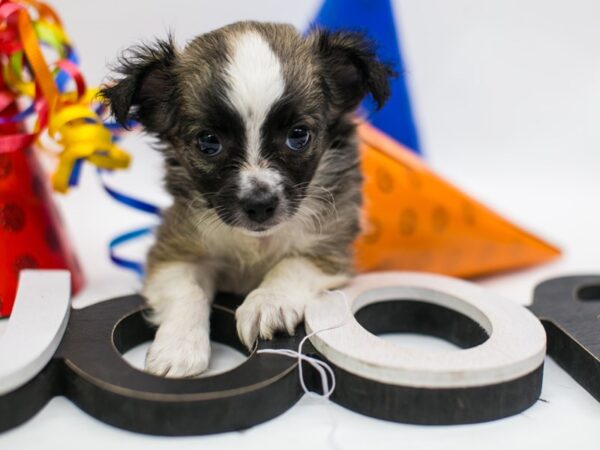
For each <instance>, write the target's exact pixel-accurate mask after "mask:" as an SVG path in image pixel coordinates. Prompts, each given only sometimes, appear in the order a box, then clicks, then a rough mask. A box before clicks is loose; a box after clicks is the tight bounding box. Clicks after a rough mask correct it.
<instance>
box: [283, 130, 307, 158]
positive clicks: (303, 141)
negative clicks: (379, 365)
mask: <svg viewBox="0 0 600 450" xmlns="http://www.w3.org/2000/svg"><path fill="white" fill-rule="evenodd" d="M309 142H310V131H308V128H307V127H305V126H304V125H298V126H295V127H293V128H292V129H291V130H290V131H289V132H288V135H287V139H286V141H285V145H287V146H288V148H289V149H290V150H294V151H296V152H298V151H300V150H304V149H305V148H306V146H307V145H308V143H309Z"/></svg>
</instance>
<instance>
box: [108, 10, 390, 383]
mask: <svg viewBox="0 0 600 450" xmlns="http://www.w3.org/2000/svg"><path fill="white" fill-rule="evenodd" d="M116 71H117V73H118V74H119V75H118V76H117V77H116V79H114V80H113V81H112V82H111V83H110V85H108V86H105V87H104V88H103V90H102V92H101V95H102V96H103V98H104V99H105V100H106V102H107V103H108V104H109V105H110V107H111V109H112V112H113V114H114V116H115V117H116V119H117V120H118V121H119V122H120V123H122V124H126V123H127V122H128V121H129V120H131V119H133V120H137V121H139V122H140V123H141V124H142V125H143V126H144V128H145V130H146V131H147V132H149V133H150V134H152V135H154V136H156V137H157V138H158V142H159V145H158V148H159V150H160V151H161V152H162V153H163V154H164V160H165V165H166V178H165V181H166V187H167V190H168V191H169V192H170V194H172V196H173V198H174V203H173V205H172V206H171V207H170V208H168V209H167V210H166V211H164V213H163V217H162V219H163V220H162V224H161V226H160V228H159V230H158V233H157V239H156V243H155V244H154V246H153V247H152V248H151V250H150V253H149V256H148V261H147V275H146V278H145V283H144V289H143V293H144V296H145V297H146V299H147V302H148V305H149V306H150V308H151V310H152V312H153V315H152V319H153V321H154V322H155V324H157V325H158V330H157V332H156V337H155V340H154V342H153V344H152V345H151V347H150V349H149V351H148V354H147V357H146V368H147V370H148V371H149V372H152V373H154V374H157V375H162V376H168V377H186V376H191V375H196V374H198V373H200V372H202V371H203V370H205V369H206V368H207V367H208V363H209V357H210V338H209V313H210V305H211V301H212V298H213V295H214V293H215V291H217V290H223V291H230V292H235V293H239V294H244V295H247V296H246V297H245V300H244V302H243V303H242V304H241V306H240V307H239V308H238V309H237V311H236V322H237V330H238V334H239V337H240V339H241V341H242V342H243V343H244V344H245V345H246V346H247V347H248V348H251V347H252V346H253V344H254V342H255V340H256V339H257V338H258V337H261V338H263V339H270V338H272V337H273V334H274V333H276V332H278V331H285V332H287V333H290V334H291V333H293V332H294V330H295V328H296V326H297V325H298V324H299V323H300V322H301V321H302V320H303V316H304V309H305V307H306V305H307V303H308V302H309V301H311V300H312V299H315V298H316V297H317V296H318V294H319V293H320V292H322V291H324V290H327V289H332V288H336V287H338V286H340V285H342V284H344V283H345V282H346V281H347V279H348V277H349V275H350V274H351V270H352V251H351V248H352V242H353V241H354V239H355V238H356V236H357V234H358V232H359V213H360V209H361V172H360V168H359V158H358V147H357V137H356V131H355V119H354V112H355V110H356V109H357V107H358V105H359V104H360V102H361V100H362V99H363V98H364V97H365V96H367V95H369V94H370V95H372V97H373V99H374V100H375V102H376V103H377V105H378V106H379V107H381V105H383V103H384V102H385V101H386V99H387V98H388V97H389V94H390V88H389V77H390V76H391V75H392V74H393V72H392V70H391V69H390V67H389V66H388V65H386V64H384V63H382V62H381V61H379V60H378V59H377V57H376V54H375V51H374V48H373V43H372V42H370V41H369V40H368V39H366V38H365V37H364V36H363V35H362V34H359V33H354V32H344V31H339V32H328V31H324V30H318V29H317V30H314V31H312V32H310V33H309V34H308V35H306V36H304V35H302V34H300V33H298V32H297V31H296V30H295V29H294V28H293V27H292V26H290V25H282V24H270V23H257V22H239V23H234V24H232V25H229V26H226V27H223V28H220V29H218V30H215V31H212V32H209V33H206V34H203V35H201V36H198V37H197V38H195V39H194V40H192V41H191V42H190V43H189V44H188V45H187V46H186V47H185V48H184V49H177V48H176V47H175V45H174V43H173V41H172V39H169V40H167V41H159V42H156V43H154V44H152V45H142V46H137V47H134V48H132V49H129V50H128V51H126V53H125V54H124V55H123V56H122V57H121V59H120V61H119V64H118V66H117V69H116Z"/></svg>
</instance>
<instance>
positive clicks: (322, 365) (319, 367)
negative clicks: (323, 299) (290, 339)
mask: <svg viewBox="0 0 600 450" xmlns="http://www.w3.org/2000/svg"><path fill="white" fill-rule="evenodd" d="M325 292H327V293H328V294H339V295H340V296H341V297H342V301H343V302H344V305H345V306H346V309H347V311H348V313H349V315H347V316H346V317H345V318H344V320H343V321H342V322H341V323H339V324H337V325H333V326H331V327H328V328H323V329H322V330H316V331H313V332H312V333H310V334H307V335H306V336H305V337H304V338H302V340H301V341H300V344H299V345H298V350H291V349H272V348H266V349H263V350H257V352H256V353H270V354H274V355H282V356H288V357H290V358H297V359H298V378H299V379H300V385H301V386H302V390H304V393H305V394H307V395H309V396H314V397H318V398H326V399H328V398H329V397H331V394H333V391H334V390H335V374H334V373H333V369H332V368H331V366H330V365H329V364H327V363H326V362H324V361H321V360H320V359H317V358H313V357H312V356H308V355H305V354H303V353H302V347H303V346H304V343H305V342H306V340H307V339H310V338H311V337H312V336H315V335H317V334H320V333H324V332H325V331H330V330H335V329H338V328H341V327H343V326H344V325H346V324H347V323H348V321H349V320H350V317H352V316H353V314H352V311H351V310H350V305H349V304H348V298H347V297H346V294H345V293H344V292H343V291H339V290H337V291H325ZM302 361H305V362H306V363H308V364H310V365H311V366H312V367H313V368H314V369H315V370H316V371H317V372H318V373H319V375H320V377H321V388H322V391H323V393H322V394H318V393H316V392H313V391H310V390H308V388H307V387H306V383H305V382H304V373H303V370H302ZM328 374H329V377H330V378H331V386H330V385H329V378H328V377H327V375H328Z"/></svg>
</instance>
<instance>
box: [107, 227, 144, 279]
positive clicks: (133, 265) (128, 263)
mask: <svg viewBox="0 0 600 450" xmlns="http://www.w3.org/2000/svg"><path fill="white" fill-rule="evenodd" d="M151 232H152V228H150V227H144V228H138V229H135V230H131V231H128V232H127V233H123V234H120V235H118V236H116V237H115V238H114V239H112V240H111V241H110V242H109V243H108V253H109V256H110V260H111V261H112V262H113V263H114V264H115V265H117V266H119V267H123V268H124V269H128V270H132V271H134V272H135V273H136V274H137V275H138V276H139V277H140V278H141V277H143V276H144V264H143V263H141V262H138V261H134V260H131V259H126V258H121V257H120V256H118V255H117V254H116V249H117V248H118V247H119V246H121V245H123V244H126V243H127V242H130V241H133V240H135V239H138V238H140V237H143V236H146V235H148V234H150V233H151Z"/></svg>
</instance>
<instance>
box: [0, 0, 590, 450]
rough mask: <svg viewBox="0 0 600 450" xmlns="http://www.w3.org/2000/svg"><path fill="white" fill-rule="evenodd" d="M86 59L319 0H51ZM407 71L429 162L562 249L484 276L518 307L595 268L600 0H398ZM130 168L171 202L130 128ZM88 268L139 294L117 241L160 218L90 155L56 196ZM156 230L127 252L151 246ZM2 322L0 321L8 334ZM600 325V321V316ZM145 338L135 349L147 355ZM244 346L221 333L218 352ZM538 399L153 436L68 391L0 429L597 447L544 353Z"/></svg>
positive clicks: (309, 410)
mask: <svg viewBox="0 0 600 450" xmlns="http://www.w3.org/2000/svg"><path fill="white" fill-rule="evenodd" d="M51 3H52V4H53V5H55V6H56V8H57V10H58V12H59V14H60V15H61V16H62V18H63V21H64V22H65V25H66V27H67V30H68V31H70V34H71V36H72V38H73V40H74V42H75V44H76V46H77V48H78V50H79V53H80V55H81V58H82V61H83V69H84V73H85V74H86V76H87V78H88V81H89V82H90V83H91V84H93V83H98V82H99V81H100V80H101V79H102V77H103V76H104V74H105V73H106V69H105V66H106V63H107V62H108V61H110V60H113V59H114V56H115V55H116V53H117V51H118V49H122V48H124V47H126V46H127V45H129V44H131V43H133V42H135V41H136V40H138V39H142V38H145V39H150V38H151V37H153V36H164V35H165V34H166V30H168V29H169V28H171V29H172V30H173V31H174V32H175V35H176V37H177V38H178V40H179V41H180V42H182V41H184V40H185V39H187V38H189V37H191V36H193V35H194V34H197V33H200V32H203V31H207V30H209V29H211V28H215V27H218V26H220V25H223V24H225V23H227V22H232V21H235V20H240V19H244V18H253V19H259V20H275V21H287V22H292V23H294V24H296V25H297V26H300V27H302V26H304V24H305V23H306V22H307V20H308V19H309V18H310V17H311V15H312V14H313V12H314V10H315V7H316V6H317V4H318V3H319V2H318V0H309V1H301V0H298V1H296V2H295V3H294V7H293V8H287V7H286V8H282V7H281V2H280V1H278V0H253V1H252V2H242V1H234V0H220V1H219V2H214V1H212V0H211V1H194V2H192V1H184V0H171V1H169V2H161V1H149V0H145V1H144V0H135V1H133V0H128V1H127V2H124V1H116V0H103V1H102V2H100V1H96V2H91V1H86V2H79V1H78V2H75V1H73V0H60V1H58V0H54V1H52V2H51ZM395 6H396V13H397V15H398V19H399V23H400V27H401V31H402V36H403V46H404V49H405V56H406V59H407V64H408V67H409V70H408V72H407V76H408V81H409V84H410V86H411V90H412V92H413V100H414V104H415V111H416V116H417V120H418V123H419V126H420V130H421V137H422V141H423V146H424V148H425V150H426V152H427V159H428V161H429V162H430V164H431V165H432V167H433V168H434V169H435V170H437V171H438V173H440V174H441V175H443V176H445V177H446V178H448V179H449V180H451V181H452V182H454V183H455V184H457V185H458V186H460V187H461V188H462V189H464V190H465V191H467V192H469V193H470V194H471V195H473V196H475V197H476V198H478V199H479V200H481V201H483V202H484V203H486V204H487V205H489V206H491V207H493V208H494V209H496V210H497V211H499V212H501V213H503V214H504V215H505V216H506V217H508V218H510V219H511V220H513V221H515V222H517V223H518V224H520V225H523V226H526V228H528V229H529V230H531V231H534V232H536V233H538V234H540V235H541V236H543V237H545V238H547V239H549V240H551V241H552V242H553V243H556V244H557V245H559V246H561V247H562V248H563V249H564V251H565V255H564V257H563V258H562V259H561V260H559V261H557V262H555V263H552V264H549V265H545V266H541V267H538V268H534V269H529V270H524V271H519V272H515V273H510V274H504V275H500V276H495V277H489V278H485V279H480V280H477V282H478V283H479V284H481V285H482V286H484V287H486V288H488V289H490V290H493V291H494V292H496V293H499V294H502V295H504V296H506V297H508V298H510V299H512V300H514V301H515V302H518V303H520V304H528V303H529V302H530V300H531V293H532V289H533V288H534V286H535V285H536V284H537V283H538V282H540V281H542V280H544V279H546V278H549V277H553V276H560V275H564V274H578V273H582V274H587V273H598V272H600V232H599V231H600V214H599V213H598V199H599V198H600V181H599V180H598V171H599V167H600V152H599V151H598V150H599V149H598V147H599V145H600V126H599V125H598V118H599V116H598V108H599V107H600V59H599V58H598V55H599V54H600V52H599V50H600V48H599V44H598V42H600V27H598V23H600V3H599V2H597V1H594V0H573V1H571V2H563V1H560V0H530V1H529V2H521V1H518V0H495V1H488V2H473V1H469V0H455V1H453V2H438V1H435V0H420V1H419V2H416V1H414V2H411V1H409V0H400V1H396V2H395ZM124 146H125V147H126V148H128V149H130V150H131V152H132V154H133V156H134V163H133V167H132V169H131V170H129V171H127V172H123V173H118V174H115V175H113V176H110V177H109V182H110V183H111V185H113V186H115V187H119V188H121V189H122V190H123V191H126V192H128V193H131V194H137V195H139V196H140V197H142V198H144V199H146V200H152V201H156V202H158V203H160V204H162V205H166V204H168V201H169V200H168V197H167V196H166V195H165V194H164V193H163V192H162V190H161V188H160V173H161V171H160V167H161V164H160V158H159V156H158V155H157V154H156V152H154V151H152V150H150V149H149V148H148V140H145V139H143V138H141V137H140V136H137V135H134V136H131V137H130V138H128V139H127V140H126V141H125V142H124ZM57 200H58V202H59V204H60V207H61V209H62V211H63V215H64V216H65V219H66V222H67V225H68V228H69V230H70V232H71V236H72V241H73V243H74V245H75V247H76V249H77V251H78V254H79V257H80V260H81V262H82V265H83V267H84V269H85V271H86V275H87V279H88V283H87V287H86V289H85V290H84V291H83V292H82V293H81V294H80V295H79V296H78V297H77V298H76V299H75V306H77V307H81V306H85V305H88V304H91V303H94V302H97V301H100V300H104V299H107V298H110V297H114V296H119V295H124V294H127V293H131V292H134V291H135V290H136V289H137V288H138V287H139V281H138V280H137V279H136V277H135V276H133V275H131V274H129V273H127V272H126V271H123V270H121V269H118V268H116V267H114V266H113V265H111V263H110V262H109V261H108V258H107V247H106V244H107V242H108V240H109V239H110V238H111V237H113V236H114V235H115V234H117V233H118V232H120V231H126V230H127V229H129V228H134V227H137V226H143V225H145V224H147V223H153V218H151V217H147V216H146V215H144V214H141V213H136V212H132V211H130V210H127V209H126V208H124V207H122V206H120V205H119V204H117V203H115V202H114V201H113V200H111V199H110V198H108V197H107V195H106V194H105V193H104V192H103V191H102V190H101V188H100V187H99V184H98V182H97V179H96V177H95V174H94V172H93V170H90V169H89V168H86V170H85V171H84V174H83V180H82V183H81V186H80V187H79V188H77V189H73V190H72V191H71V192H70V193H69V194H68V195H66V196H60V197H57ZM147 244H148V241H146V242H141V243H138V244H134V245H131V246H129V247H128V248H127V249H124V251H125V253H127V254H128V255H130V256H137V257H139V258H142V257H143V252H144V249H145V248H146V247H147ZM5 325H6V321H4V322H2V321H0V333H1V332H2V330H3V329H4V328H5ZM599 333H600V324H599ZM385 338H386V339H390V340H393V341H395V342H399V343H402V344H403V345H411V346H421V347H422V348H428V349H433V348H448V347H449V346H450V344H447V343H445V342H442V341H439V340H437V339H434V338H427V337H423V336H411V335H392V336H387V337H385ZM143 347H144V346H141V347H138V348H136V349H134V350H132V351H131V352H130V353H129V354H128V355H127V357H128V358H129V359H130V360H131V361H133V362H135V363H136V364H141V361H142V360H143V353H144V348H143ZM241 358H243V357H242V356H241V355H239V354H236V353H235V352H234V351H233V350H231V349H228V348H224V347H222V346H219V347H218V348H217V349H216V351H215V357H214V358H213V359H214V361H213V365H215V366H216V367H217V368H221V369H223V368H226V367H231V366H232V365H234V364H236V363H239V361H240V360H241ZM542 399H544V401H540V402H537V403H536V404H535V405H534V406H533V407H532V408H530V409H528V410H527V411H525V412H523V413H521V414H519V415H517V416H514V417H511V418H507V419H504V420H499V421H495V422H490V423H484V424H479V425H468V426H448V427H447V426H445V427H423V426H411V425H403V424H396V423H389V422H384V421H380V420H375V419H371V418H367V417H364V416H361V415H360V414H356V413H353V412H351V411H348V410H345V409H343V408H341V407H340V406H337V405H335V404H333V403H326V402H322V401H316V400H313V399H308V398H304V399H302V400H301V401H300V402H299V403H298V404H297V405H295V406H294V407H292V408H291V409H290V410H289V411H288V412H286V413H285V414H283V415H281V416H280V417H278V418H276V419H274V420H272V421H270V422H268V423H265V424H263V425H260V426H257V427H255V428H252V429H250V430H247V431H244V432H240V433H227V434H222V435H215V436H209V437H186V438H159V437H151V436H143V435H138V434H134V433H130V432H126V431H122V430H118V429H116V428H112V427H110V426H108V425H105V424H103V423H100V422H98V421H97V420H95V419H93V418H91V417H89V416H88V415H86V414H85V413H83V412H81V411H80V410H79V409H78V408H77V407H76V406H74V405H73V404H71V403H70V402H69V401H68V400H66V399H65V398H55V399H54V400H52V401H51V402H50V403H49V404H48V405H47V406H46V407H45V408H44V409H43V410H42V411H41V412H40V413H39V414H38V415H37V416H35V417H34V418H33V419H32V420H30V421H29V422H27V423H26V424H24V425H23V426H21V427H18V428H17V429H15V430H12V431H9V432H7V433H4V434H3V435H1V436H0V449H2V450H4V449H22V448H23V449H29V448H38V449H46V448H52V449H54V448H55V449H61V450H64V449H70V448H85V449H86V450H95V449H102V450H105V449H108V448H110V449H118V448H128V449H136V448H140V449H142V448H143V449H145V450H147V449H155V448H174V446H177V448H179V449H182V450H183V449H186V448H190V449H191V448H202V449H211V448H221V449H223V448H244V449H254V448H256V449H259V448H260V449H265V448H285V449H295V448H302V449H307V448H315V449H316V448H343V449H350V448H360V449H364V448H378V449H379V448H394V449H398V448H409V449H417V448H435V449H440V448H443V449H461V450H463V449H465V448H471V447H472V448H485V449H490V450H491V449H506V448H519V449H521V448H544V449H551V448H577V449H592V448H598V446H599V445H600V438H599V437H598V427H599V425H600V403H598V402H597V401H596V400H594V399H593V398H592V397H591V395H589V394H588V393H587V392H586V391H585V390H583V389H582V388H581V387H580V386H579V385H578V384H577V383H576V382H575V381H574V380H573V379H572V378H571V377H570V376H569V375H568V374H567V373H566V372H564V371H563V370H562V369H560V368H559V367H558V366H557V365H556V364H555V363H554V362H553V361H552V360H551V359H548V358H547V359H546V365H545V371H544V385H543V390H542Z"/></svg>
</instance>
